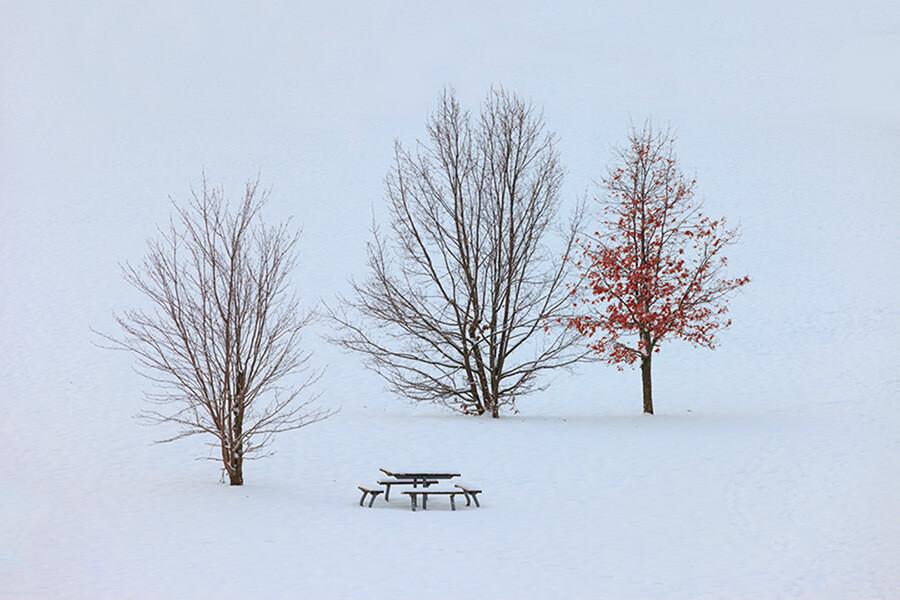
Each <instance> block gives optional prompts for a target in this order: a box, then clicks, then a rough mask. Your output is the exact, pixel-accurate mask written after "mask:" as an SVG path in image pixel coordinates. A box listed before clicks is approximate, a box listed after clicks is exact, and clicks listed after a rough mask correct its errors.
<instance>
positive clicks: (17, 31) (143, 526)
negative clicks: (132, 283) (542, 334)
mask: <svg viewBox="0 0 900 600" xmlns="http://www.w3.org/2000/svg"><path fill="white" fill-rule="evenodd" d="M518 6H520V7H521V10H520V12H515V11H511V10H509V7H501V6H499V5H498V6H496V7H493V8H489V7H481V6H480V5H479V4H476V3H473V4H466V3H457V4H454V5H453V7H452V10H451V9H450V8H448V7H446V6H443V7H438V6H437V5H435V6H434V7H430V8H424V7H422V6H403V5H399V4H396V5H395V4H391V5H388V4H383V5H382V4H377V3H365V4H360V5H357V6H349V5H348V6H342V7H328V6H324V5H309V6H301V5H296V6H294V5H292V6H290V7H288V6H276V5H274V4H272V5H268V4H267V5H263V6H254V7H252V8H250V7H249V5H248V7H245V8H236V7H225V6H221V5H210V6H209V7H204V6H202V5H201V4H199V3H198V4H195V5H193V6H191V7H188V8H186V7H184V5H183V3H165V2H161V3H154V4H153V5H152V7H150V6H149V5H148V6H135V7H132V8H131V9H126V8H123V7H121V6H119V5H117V6H116V7H113V6H108V5H102V4H99V3H98V4H95V3H80V4H79V3H66V4H62V3H54V2H45V3H42V2H29V3H15V4H13V3H4V4H3V9H2V11H0V12H2V14H4V18H3V19H0V87H2V94H0V332H2V336H3V340H4V343H3V345H2V347H0V382H2V384H0V390H2V391H0V411H2V413H0V414H2V418H0V441H2V445H3V449H4V451H3V457H4V458H3V460H2V461H0V482H2V484H0V598H10V599H16V600H18V599H47V598H53V599H55V598H76V599H82V598H84V599H88V598H90V599H93V598H139V599H144V598H146V599H157V598H209V597H213V596H215V597H218V598H223V599H229V598H246V597H253V598H297V597H307V598H322V599H327V598H364V597H365V598H388V597H392V598H393V597H401V596H405V595H417V596H419V595H423V594H424V595H428V596H431V597H435V598H442V597H451V596H452V597H455V598H460V599H467V598H501V599H506V598H510V599H521V598H555V597H567V598H573V599H580V598H589V599H594V598H610V599H645V598H665V599H680V598H685V599H688V598H690V599H692V600H693V599H701V598H715V599H721V598H728V599H732V598H733V599H753V600H758V599H770V598H773V599H774V598H786V599H810V600H868V599H872V600H874V599H883V600H894V599H896V598H900V569H898V568H897V566H896V565H897V564H898V563H900V519H898V518H897V515H898V514H900V435H898V431H900V404H898V402H897V398H898V394H900V360H898V356H897V351H898V349H900V305H898V302H897V297H898V291H900V284H898V283H897V279H898V268H897V259H898V257H900V235H898V231H900V208H898V207H900V192H898V190H900V109H898V107H900V78H898V71H897V62H898V61H897V59H898V57H900V7H898V6H897V5H896V3H894V2H874V1H873V2H858V3H853V4H852V6H846V5H845V4H844V3H834V4H833V5H832V6H824V5H823V4H822V3H800V2H797V3H789V4H788V3H783V2H771V3H766V2H760V3H753V4H752V5H750V4H747V5H746V6H744V7H742V8H740V9H736V8H731V9H727V8H724V7H719V6H709V5H705V4H704V3H700V2H690V3H672V4H671V5H666V6H661V5H660V6H656V7H650V6H649V5H638V4H636V3H613V4H610V5H608V6H602V7H598V6H597V5H596V4H595V3H585V4H575V3H572V4H568V5H554V6H553V7H552V8H548V7H549V6H550V5H547V6H543V7H542V6H536V5H535V6H530V5H528V3H519V4H518ZM491 83H502V84H504V85H506V86H508V87H509V88H510V89H512V90H514V91H516V92H519V93H521V94H524V95H526V96H528V97H531V98H532V99H533V100H534V101H535V102H537V103H538V104H541V105H543V106H544V107H545V118H546V120H547V122H548V125H549V126H550V127H551V128H553V129H555V130H556V131H557V132H558V133H559V135H560V140H561V142H560V149H561V151H562V158H563V161H564V164H565V165H566V166H567V167H568V176H567V188H566V190H565V193H566V195H567V196H566V197H567V199H569V200H571V201H574V199H575V198H576V197H577V196H578V194H580V193H582V192H583V191H584V190H585V188H586V187H587V186H588V185H589V182H590V181H591V179H592V178H596V177H597V176H598V175H599V174H600V173H601V172H602V167H603V165H604V164H605V163H606V161H607V160H608V159H609V145H610V144H612V143H616V142H618V141H620V140H621V139H622V137H623V135H624V133H625V130H626V129H627V125H628V122H629V119H633V120H635V121H638V122H639V121H640V120H641V119H643V118H644V117H645V116H652V117H654V118H655V119H656V120H657V121H658V122H663V123H666V122H671V123H672V125H674V126H676V127H677V129H678V130H679V132H680V141H679V146H678V147H679V150H680V156H681V159H682V161H683V163H684V164H685V166H686V167H687V168H688V169H696V172H697V175H698V179H699V191H700V195H701V196H702V197H704V198H705V199H706V201H707V207H708V209H709V211H710V212H711V213H712V214H716V215H718V214H722V215H727V216H728V217H729V218H731V219H732V220H733V221H734V222H738V221H739V222H740V223H741V225H742V229H743V240H742V242H741V245H739V246H738V247H736V248H735V249H734V252H732V254H731V257H732V264H733V265H734V266H735V271H736V272H740V273H744V272H746V273H749V274H750V275H751V277H752V278H753V283H752V284H751V285H750V286H749V287H748V288H747V291H746V292H745V293H742V294H741V295H740V296H739V297H738V298H737V299H736V300H735V302H734V304H733V317H734V320H735V324H734V327H733V328H732V329H731V330H730V331H728V332H726V333H725V334H724V335H723V336H722V346H721V348H720V349H719V350H717V351H715V352H708V351H702V350H696V351H695V350H691V349H690V348H686V347H683V346H678V345H675V346H670V347H668V348H665V349H664V350H663V352H662V353H661V354H660V355H659V358H658V360H656V361H655V363H654V368H655V369H656V373H655V381H654V392H655V396H656V403H657V409H658V414H657V415H655V416H653V417H645V416H642V415H639V414H638V412H639V403H640V399H639V396H640V386H639V381H638V375H637V374H636V373H634V372H625V373H618V372H616V371H615V370H614V369H609V368H605V367H602V366H600V365H589V366H584V367H582V368H579V369H578V370H577V371H576V372H575V373H572V374H568V373H559V374H556V375H555V376H554V377H553V379H552V381H550V386H549V388H548V389H547V391H545V392H542V393H540V394H537V395H535V396H534V397H532V398H529V399H526V400H524V401H522V403H521V405H520V408H521V413H520V414H519V415H515V416H509V417H506V418H503V419H500V420H498V421H492V420H490V419H467V418H460V417H456V416H454V415H449V414H446V413H444V412H441V411H439V410H437V409H435V408H432V407H413V406H408V405H407V404H405V403H404V402H403V401H402V400H398V399H396V398H392V397H391V396H390V395H388V394H387V393H385V392H383V391H382V386H381V384H380V382H379V381H378V379H377V378H375V376H374V375H372V374H371V373H368V372H366V371H365V370H364V369H363V368H362V367H361V366H360V364H359V361H358V360H357V359H356V357H352V356H347V355H343V354H341V353H339V352H337V351H336V350H335V349H333V348H331V347H329V346H328V345H327V344H326V343H325V342H324V341H322V340H320V339H318V338H317V337H315V336H313V337H310V339H309V343H310V345H311V347H312V348H313V349H314V351H315V353H316V357H317V360H318V361H319V362H320V363H321V364H324V363H328V365H329V369H328V372H327V374H326V377H325V378H324V379H323V380H322V382H321V386H320V391H322V393H323V395H322V400H321V402H322V403H323V404H324V405H326V406H330V407H342V410H341V412H340V413H339V414H338V415H337V416H335V417H333V418H332V419H330V420H328V421H326V422H324V423H321V424H318V425H314V426H312V427H310V428H308V429H305V430H302V431H300V432H297V433H296V434H293V435H285V436H283V437H282V438H281V439H280V440H279V441H277V442H276V446H275V449H276V450H277V451H278V454H276V455H275V456H274V457H271V458H269V459H266V460H264V461H261V462H259V463H254V464H251V465H249V466H248V467H247V471H246V480H247V484H246V485H245V486H244V487H242V488H230V487H229V486H227V485H222V484H220V483H218V475H219V473H218V470H217V467H216V465H215V463H212V462H207V461H194V460H192V459H193V458H194V457H197V456H203V455H205V449H204V448H203V447H202V445H201V444H200V442H199V441H186V442H184V443H180V444H175V445H167V446H151V445H150V442H151V441H152V440H153V439H155V438H156V437H158V436H160V435H162V433H163V432H162V431H160V430H159V429H152V428H144V427H141V426H139V425H138V424H137V423H136V422H135V421H134V420H133V419H132V415H134V414H135V413H136V412H137V411H138V410H139V409H140V408H141V406H142V404H141V392H142V390H143V389H144V388H145V382H144V381H143V380H142V379H140V378H139V377H138V376H137V375H135V374H134V373H133V372H132V371H131V369H130V365H131V361H130V359H129V358H128V357H127V356H124V355H121V354H118V353H113V352H109V351H104V350H101V349H99V348H97V347H95V346H93V345H92V340H93V338H92V335H91V332H90V330H89V328H90V327H95V328H99V329H102V330H106V331H111V330H112V323H111V318H110V315H111V312H112V311H113V310H120V309H122V308H124V307H126V306H130V305H132V304H133V303H135V302H138V301H139V298H137V297H136V296H135V295H134V293H133V292H132V291H130V290H128V289H127V288H126V287H125V285H124V284H123V283H122V281H121V279H120V278H119V276H118V272H117V266H116V263H117V262H119V261H123V260H135V259H137V258H139V257H140V256H141V254H142V251H143V244H144V242H143V240H144V239H145V238H146V237H147V236H150V235H152V234H153V231H154V227H155V225H156V224H159V223H163V222H165V219H166V217H167V215H168V213H169V205H168V200H167V195H169V194H171V195H173V196H175V197H176V198H178V197H183V196H184V194H185V193H186V191H187V189H188V186H189V185H190V184H191V183H192V182H196V181H197V179H198V177H199V174H200V170H201V168H205V169H206V171H207V174H208V175H209V177H210V179H212V180H213V181H221V182H222V183H224V184H225V185H226V186H227V187H228V188H229V189H231V190H235V189H236V186H237V185H239V184H240V182H241V181H242V180H243V179H245V178H246V177H247V176H248V175H253V174H254V173H256V171H257V169H261V171H262V177H263V181H264V183H266V184H268V185H271V186H272V188H273V196H272V202H271V205H270V206H269V211H268V215H269V216H270V217H271V218H273V219H279V218H285V217H288V216H293V217H294V218H295V219H297V221H298V222H299V223H300V224H302V225H303V227H304V238H303V242H302V245H301V249H302V252H303V256H304V260H303V261H302V264H301V265H300V267H299V270H298V273H297V277H296V284H297V287H298V288H299V289H300V290H301V291H302V293H303V295H304V297H306V298H308V299H309V301H310V302H315V301H317V300H319V299H323V298H324V299H329V300H330V299H332V298H333V297H334V294H335V293H337V292H341V291H346V282H347V279H348V277H350V276H351V275H356V276H360V275H361V274H362V266H363V260H364V244H365V240H366V239H367V228H368V226H369V224H370V220H371V217H372V215H373V213H374V214H375V217H376V218H383V216H384V213H383V204H382V201H381V191H382V184H381V178H382V177H383V175H384V173H385V170H386V169H387V167H388V164H389V160H390V154H391V149H392V148H391V141H392V139H393V138H394V137H395V136H399V137H400V138H401V139H403V140H405V141H409V140H410V139H412V138H414V137H415V136H416V135H421V131H422V124H423V120H424V117H425V115H426V113H427V111H428V110H429V109H430V108H431V107H432V106H433V105H434V101H435V99H436V96H437V93H438V91H439V89H440V87H441V86H442V85H445V84H453V85H455V86H456V88H457V90H458V92H459V94H460V96H461V97H462V98H463V99H464V100H465V101H466V102H468V103H470V104H476V103H477V102H478V101H479V100H480V98H481V97H482V96H483V95H484V93H485V91H486V89H487V87H488V86H489V85H490V84H491ZM411 463H414V464H423V465H428V466H435V467H446V468H453V469H459V470H460V471H461V472H462V473H463V474H464V479H465V480H467V481H471V482H473V483H477V484H479V485H481V486H482V487H483V488H484V490H485V492H484V496H483V501H484V502H483V504H484V506H483V508H482V509H478V510H473V509H461V510H458V511H456V512H450V511H449V507H448V506H447V505H446V503H445V502H442V501H441V500H437V501H434V503H433V504H432V505H431V506H430V508H429V510H428V511H427V512H421V511H420V512H417V513H415V514H413V513H412V512H411V511H410V510H409V507H408V504H407V503H406V502H403V501H402V500H403V499H402V498H400V497H399V495H397V499H396V500H395V501H392V502H391V503H390V504H389V505H388V504H385V503H384V502H383V501H381V500H379V501H378V502H376V505H375V508H373V509H371V510H369V509H363V508H360V507H359V506H358V505H357V502H358V493H357V491H356V488H355V486H356V485H357V484H359V483H365V482H374V480H375V479H376V478H377V477H378V475H379V474H378V471H377V468H378V467H379V466H387V467H392V466H394V467H403V466H405V465H409V464H411Z"/></svg>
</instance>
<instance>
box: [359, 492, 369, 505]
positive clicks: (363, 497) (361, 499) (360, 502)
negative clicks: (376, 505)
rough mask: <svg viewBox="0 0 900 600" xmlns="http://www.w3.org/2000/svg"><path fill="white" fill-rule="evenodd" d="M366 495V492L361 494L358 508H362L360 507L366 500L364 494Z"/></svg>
mask: <svg viewBox="0 0 900 600" xmlns="http://www.w3.org/2000/svg"><path fill="white" fill-rule="evenodd" d="M367 493H368V492H363V495H362V498H360V499H359V505H360V506H362V505H363V502H365V500H366V494H367Z"/></svg>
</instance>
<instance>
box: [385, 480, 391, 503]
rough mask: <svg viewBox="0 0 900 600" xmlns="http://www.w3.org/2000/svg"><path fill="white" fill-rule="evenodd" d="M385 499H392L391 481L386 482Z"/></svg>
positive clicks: (387, 500) (386, 500) (388, 500)
mask: <svg viewBox="0 0 900 600" xmlns="http://www.w3.org/2000/svg"><path fill="white" fill-rule="evenodd" d="M384 501H385V502H390V501H391V484H389V483H386V484H384Z"/></svg>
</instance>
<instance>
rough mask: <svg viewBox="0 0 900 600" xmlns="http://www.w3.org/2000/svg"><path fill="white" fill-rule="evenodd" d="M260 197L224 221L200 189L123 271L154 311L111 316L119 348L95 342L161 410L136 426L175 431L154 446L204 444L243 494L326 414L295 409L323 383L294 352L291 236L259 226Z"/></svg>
mask: <svg viewBox="0 0 900 600" xmlns="http://www.w3.org/2000/svg"><path fill="white" fill-rule="evenodd" d="M266 197H267V194H266V193H265V192H261V191H259V190H258V181H254V182H250V183H248V184H247V186H246V189H245V191H244V196H243V199H242V200H241V201H240V203H239V204H238V205H237V207H236V208H235V209H232V208H231V207H229V205H228V203H227V201H226V200H225V198H224V194H223V191H222V190H221V189H219V188H210V187H209V186H208V185H207V183H206V179H205V178H204V180H203V185H202V188H201V190H200V192H199V193H197V192H193V193H192V200H191V201H190V202H189V203H188V204H187V205H185V206H178V205H177V204H176V205H175V210H176V214H175V217H174V218H173V220H172V221H171V222H170V225H169V228H168V230H167V231H160V235H159V238H158V239H156V240H152V241H150V242H149V250H148V253H147V255H146V257H145V258H144V260H143V262H142V263H141V264H140V265H139V266H131V265H125V266H124V267H123V275H124V277H125V279H126V280H127V281H128V282H129V283H130V284H131V285H133V286H134V287H135V288H136V289H137V290H139V291H140V292H141V293H142V294H143V295H144V296H146V297H147V298H148V299H149V301H150V304H151V306H152V309H149V310H143V309H134V310H129V311H126V312H124V313H123V314H120V315H117V316H116V321H117V322H118V324H119V325H120V327H121V329H122V332H123V334H122V335H121V336H119V337H113V336H108V335H103V334H100V335H102V336H103V337H104V338H105V339H106V340H108V341H109V342H112V347H114V348H118V349H124V350H128V351H130V352H131V353H133V354H134V355H135V357H136V359H137V363H138V366H139V372H141V374H143V375H144V376H146V377H147V378H148V379H150V380H151V381H152V382H154V384H156V385H155V391H154V392H151V393H148V394H147V396H148V400H150V401H151V402H152V403H154V404H155V405H157V408H154V409H149V410H146V411H143V412H142V413H141V416H142V417H143V418H145V419H147V420H149V421H151V422H154V423H168V424H174V425H177V426H179V431H178V432H177V433H176V434H174V435H173V436H171V437H169V438H167V439H163V440H160V442H161V443H162V442H171V441H174V440H178V439H181V438H185V437H188V436H193V435H197V434H206V435H209V436H211V437H212V438H214V440H215V441H214V442H211V443H210V445H211V446H212V447H213V448H214V449H215V450H214V451H215V454H218V455H219V456H218V457H216V456H215V455H214V456H212V457H210V459H211V460H221V461H222V465H223V467H224V471H225V472H227V473H228V478H229V481H230V483H231V485H243V482H244V472H243V466H244V461H245V460H250V459H253V458H261V457H262V456H267V455H268V454H271V453H270V452H264V450H265V449H266V448H267V447H268V445H269V443H270V442H271V441H272V437H273V436H274V435H275V434H276V433H280V432H284V431H290V430H294V429H299V428H300V427H303V426H305V425H308V424H310V423H313V422H316V421H320V420H322V419H324V418H325V417H327V416H329V414H330V412H329V411H326V410H321V409H315V408H313V407H312V406H311V403H312V402H313V400H314V398H312V397H306V398H301V396H304V395H305V394H304V392H305V391H306V390H307V389H308V388H309V386H310V385H311V384H312V383H313V382H314V381H315V380H316V379H317V378H318V377H319V375H320V374H321V371H315V370H311V369H309V368H308V365H307V363H308V361H309V358H310V354H309V353H308V352H305V351H304V350H302V349H301V346H300V335H301V332H302V331H303V330H304V328H305V327H306V326H307V324H308V323H309V322H310V319H311V314H312V313H302V312H301V311H300V308H299V303H298V300H297V297H296V296H295V295H293V294H290V293H289V292H288V289H287V288H288V274H289V273H290V271H291V269H292V267H293V266H294V264H295V261H296V253H295V247H296V243H297V239H298V235H299V234H298V233H297V232H292V231H291V230H290V229H289V227H288V225H287V224H281V225H279V226H277V227H271V226H267V225H265V224H264V223H263V222H262V220H261V218H260V209H261V207H262V206H263V204H264V203H265V201H266ZM173 204H174V203H173ZM287 380H293V385H283V382H286V381H287Z"/></svg>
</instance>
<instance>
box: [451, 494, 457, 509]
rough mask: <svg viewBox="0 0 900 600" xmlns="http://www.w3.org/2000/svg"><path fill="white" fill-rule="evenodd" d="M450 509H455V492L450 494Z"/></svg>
mask: <svg viewBox="0 0 900 600" xmlns="http://www.w3.org/2000/svg"><path fill="white" fill-rule="evenodd" d="M450 510H456V494H450Z"/></svg>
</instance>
